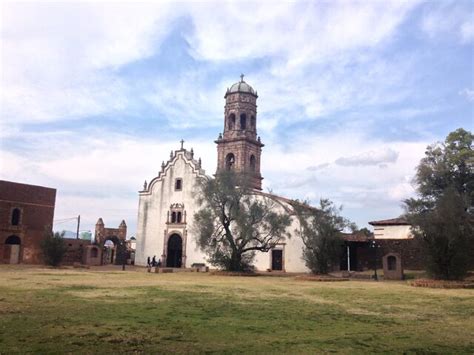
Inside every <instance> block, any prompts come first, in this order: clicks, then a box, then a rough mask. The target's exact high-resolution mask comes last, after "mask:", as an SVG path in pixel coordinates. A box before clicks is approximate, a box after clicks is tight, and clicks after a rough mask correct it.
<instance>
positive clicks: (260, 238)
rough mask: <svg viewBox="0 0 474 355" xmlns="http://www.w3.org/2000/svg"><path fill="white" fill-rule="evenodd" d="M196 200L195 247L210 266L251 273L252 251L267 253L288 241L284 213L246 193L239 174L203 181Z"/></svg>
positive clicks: (287, 221) (287, 220)
mask: <svg viewBox="0 0 474 355" xmlns="http://www.w3.org/2000/svg"><path fill="white" fill-rule="evenodd" d="M197 200H198V203H199V205H200V206H201V209H200V210H199V211H198V212H196V213H195V215H194V228H195V231H196V235H197V244H198V246H199V247H200V249H201V250H202V251H204V252H205V253H206V254H207V255H208V257H209V262H210V263H211V264H212V265H215V266H218V267H221V268H223V269H225V270H228V271H251V270H252V269H253V266H252V262H253V260H254V257H255V252H256V251H261V252H268V251H269V250H270V249H272V248H273V247H275V246H276V245H277V244H278V243H279V242H281V241H282V240H284V239H285V238H286V237H290V234H289V233H288V232H287V231H286V228H287V227H288V226H289V225H290V223H291V218H290V216H289V215H288V213H286V211H284V210H281V207H280V206H279V205H277V204H276V203H275V200H274V199H272V198H271V197H268V196H265V195H263V194H259V193H257V192H256V191H254V190H252V189H250V188H249V187H248V183H247V177H246V176H245V175H243V174H238V175H237V174H235V173H233V172H232V171H230V172H224V173H220V174H218V175H217V176H216V178H215V179H209V180H203V181H202V183H201V184H200V186H199V193H198V196H197ZM279 209H280V210H281V213H279V212H278V210H279Z"/></svg>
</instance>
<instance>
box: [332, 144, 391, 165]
mask: <svg viewBox="0 0 474 355" xmlns="http://www.w3.org/2000/svg"><path fill="white" fill-rule="evenodd" d="M397 159H398V152H396V151H394V150H393V149H390V148H385V149H381V150H374V151H368V152H363V153H360V154H358V155H351V156H348V157H341V158H338V159H336V162H335V163H336V164H338V165H342V166H359V165H361V166H364V165H366V166H367V165H379V164H383V163H394V162H396V161H397Z"/></svg>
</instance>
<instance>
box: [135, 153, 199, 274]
mask: <svg viewBox="0 0 474 355" xmlns="http://www.w3.org/2000/svg"><path fill="white" fill-rule="evenodd" d="M186 154H187V155H188V156H186ZM204 177H205V175H204V172H203V171H202V170H199V168H198V166H197V162H196V161H193V160H192V159H190V157H189V152H185V151H184V150H181V151H176V152H175V156H174V158H173V159H172V160H171V161H170V162H168V164H167V165H166V167H165V170H164V172H162V173H160V175H159V176H158V177H156V178H155V179H153V180H152V181H151V182H150V185H149V186H148V190H147V191H142V192H140V200H139V208H138V223H137V235H136V238H137V251H136V259H135V263H136V264H137V265H146V261H147V257H148V256H150V257H153V256H154V255H156V257H157V259H159V258H161V256H162V255H163V249H164V243H165V238H166V236H169V235H171V234H173V233H177V234H180V235H181V236H182V238H183V249H184V247H185V250H183V254H184V255H183V256H186V259H185V260H183V261H184V263H185V265H184V266H185V267H190V266H191V264H193V263H195V262H196V263H202V262H204V258H203V255H202V253H200V252H199V251H197V247H196V243H195V242H194V238H193V237H192V235H191V233H190V230H191V229H192V217H193V214H194V211H196V201H195V197H194V193H195V191H196V188H195V186H196V182H197V181H198V179H200V178H204ZM177 178H181V179H182V189H181V191H176V190H175V180H176V179H177ZM175 203H180V204H184V211H186V222H187V223H186V224H183V225H176V224H175V225H167V224H166V222H167V217H168V211H170V207H171V204H175ZM183 218H184V216H183Z"/></svg>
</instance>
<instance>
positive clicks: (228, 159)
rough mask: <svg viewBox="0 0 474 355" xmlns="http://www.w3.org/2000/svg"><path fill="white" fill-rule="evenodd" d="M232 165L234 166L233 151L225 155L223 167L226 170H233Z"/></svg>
mask: <svg viewBox="0 0 474 355" xmlns="http://www.w3.org/2000/svg"><path fill="white" fill-rule="evenodd" d="M234 166H235V156H234V154H233V153H229V154H227V156H226V157H225V168H226V170H233V169H234Z"/></svg>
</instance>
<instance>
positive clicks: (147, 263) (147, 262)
mask: <svg viewBox="0 0 474 355" xmlns="http://www.w3.org/2000/svg"><path fill="white" fill-rule="evenodd" d="M150 264H151V262H150V257H148V258H147V259H146V266H148V267H149V266H150Z"/></svg>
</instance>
